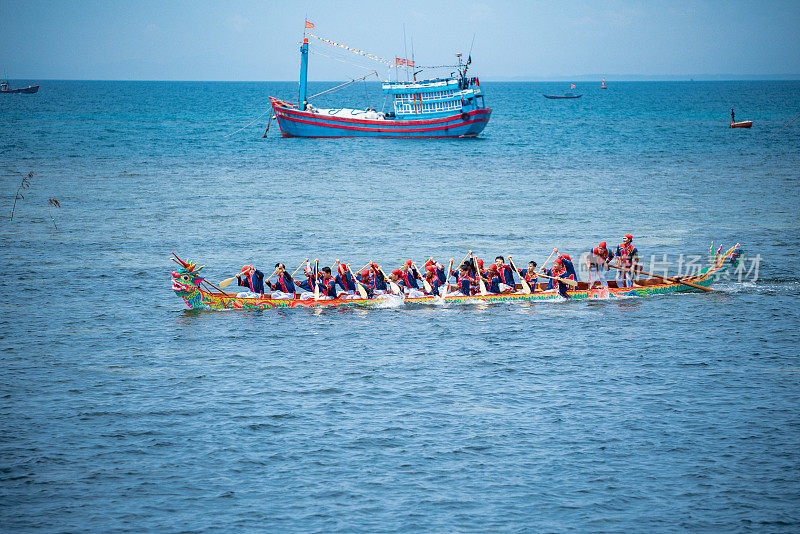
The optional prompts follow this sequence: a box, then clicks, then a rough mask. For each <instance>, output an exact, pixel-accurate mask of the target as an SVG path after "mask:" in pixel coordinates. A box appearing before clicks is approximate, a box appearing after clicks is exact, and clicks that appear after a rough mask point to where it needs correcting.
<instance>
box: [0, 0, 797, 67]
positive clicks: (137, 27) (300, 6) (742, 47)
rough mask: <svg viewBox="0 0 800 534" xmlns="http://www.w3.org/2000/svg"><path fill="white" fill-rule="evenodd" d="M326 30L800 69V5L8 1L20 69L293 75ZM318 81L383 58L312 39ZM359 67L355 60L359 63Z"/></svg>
mask: <svg viewBox="0 0 800 534" xmlns="http://www.w3.org/2000/svg"><path fill="white" fill-rule="evenodd" d="M306 14H308V18H309V20H311V21H313V22H314V23H315V24H316V30H315V32H316V33H317V34H318V35H320V36H322V37H326V38H328V39H331V40H334V41H338V42H340V43H344V44H347V45H349V46H352V47H355V48H360V49H363V50H366V51H369V52H372V53H374V54H377V55H379V56H383V57H387V58H392V57H394V56H395V55H398V56H402V55H403V25H404V24H405V29H406V36H407V38H406V41H407V46H408V50H409V52H408V55H409V56H410V55H411V52H410V49H411V41H412V39H413V44H414V52H415V58H416V60H417V62H418V63H419V64H425V65H438V64H443V63H451V62H452V61H453V53H455V52H459V51H461V52H464V53H465V55H466V53H467V52H468V50H469V47H470V42H471V41H472V38H473V35H474V36H475V45H474V49H473V52H472V56H473V65H472V66H473V72H474V73H476V74H478V75H480V76H481V77H482V78H483V79H514V78H517V79H566V78H570V77H576V76H578V75H586V74H589V75H594V74H606V75H608V76H609V77H614V76H615V75H616V76H620V75H627V76H629V77H634V78H635V77H651V76H667V77H670V76H696V77H699V76H700V75H712V76H713V75H732V76H733V77H748V76H764V75H791V76H792V77H794V78H797V77H800V76H799V75H800V37H798V36H799V35H800V1H792V0H789V1H786V0H775V1H770V2H757V1H739V0H733V1H674V2H670V1H668V0H662V1H625V2H622V1H616V0H607V1H566V2H565V1H541V2H540V1H497V2H490V1H475V2H472V1H470V0H465V1H463V2H431V1H417V0H407V1H402V2H385V3H384V2H374V1H372V2H370V1H341V2H314V1H306V2H303V1H268V0H260V1H243V2H230V3H228V2H219V1H207V0H197V1H193V2H183V1H166V2H165V1H149V0H147V1H131V2H122V1H116V0H114V1H103V2H98V1H80V0H76V1H73V2H55V1H39V0H0V32H2V33H0V34H2V35H3V46H2V47H1V48H2V50H0V70H2V71H3V72H8V73H9V76H10V77H11V78H32V79H113V80H127V79H131V80H296V79H297V76H298V70H299V67H298V44H299V42H300V40H301V39H302V31H303V19H304V17H305V16H306ZM311 46H312V50H313V51H315V52H319V53H321V54H325V55H326V56H331V57H335V58H337V59H331V57H324V56H322V55H319V54H314V55H312V57H311V66H310V72H309V78H310V79H312V80H342V79H346V78H350V77H353V76H358V75H360V74H361V73H366V72H367V69H372V68H378V69H379V71H380V73H381V74H382V76H383V75H384V74H385V72H386V69H385V67H382V66H380V64H374V63H372V62H370V61H365V60H363V59H361V58H359V56H355V55H352V54H346V55H342V54H341V52H340V51H339V49H336V48H333V47H330V46H328V45H324V44H322V43H319V42H315V41H313V40H312V42H311ZM355 64H359V65H355Z"/></svg>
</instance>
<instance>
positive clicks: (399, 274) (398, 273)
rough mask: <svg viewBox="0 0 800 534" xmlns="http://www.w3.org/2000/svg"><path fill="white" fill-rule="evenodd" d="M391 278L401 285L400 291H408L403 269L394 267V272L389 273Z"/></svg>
mask: <svg viewBox="0 0 800 534" xmlns="http://www.w3.org/2000/svg"><path fill="white" fill-rule="evenodd" d="M389 279H390V280H391V281H392V282H394V283H395V284H397V285H398V286H399V287H400V291H402V292H403V293H405V292H406V288H407V287H408V286H407V285H406V282H405V280H403V271H402V270H400V269H392V273H391V274H390V275H389Z"/></svg>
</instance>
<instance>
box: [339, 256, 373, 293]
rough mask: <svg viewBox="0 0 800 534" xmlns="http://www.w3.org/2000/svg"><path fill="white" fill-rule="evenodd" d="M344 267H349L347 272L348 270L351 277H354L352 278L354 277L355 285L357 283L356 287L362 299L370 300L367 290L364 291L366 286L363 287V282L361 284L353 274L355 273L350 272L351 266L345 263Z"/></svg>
mask: <svg viewBox="0 0 800 534" xmlns="http://www.w3.org/2000/svg"><path fill="white" fill-rule="evenodd" d="M343 265H344V266H345V267H347V270H348V272H349V273H350V276H352V277H353V282H355V283H356V287H357V288H358V294H359V295H361V298H362V299H367V298H369V296H368V295H367V290H366V289H364V286H363V285H361V282H359V281H358V279H356V275H354V274H353V271H351V270H350V265H348V264H347V263H344V264H343Z"/></svg>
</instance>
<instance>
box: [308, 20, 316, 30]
mask: <svg viewBox="0 0 800 534" xmlns="http://www.w3.org/2000/svg"><path fill="white" fill-rule="evenodd" d="M306 28H309V29H311V30H313V29H314V23H313V22H308V21H306Z"/></svg>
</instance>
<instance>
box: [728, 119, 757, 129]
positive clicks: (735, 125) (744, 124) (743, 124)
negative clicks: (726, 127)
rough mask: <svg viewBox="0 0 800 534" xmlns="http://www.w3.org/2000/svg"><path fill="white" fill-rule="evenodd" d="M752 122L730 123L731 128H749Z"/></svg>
mask: <svg viewBox="0 0 800 534" xmlns="http://www.w3.org/2000/svg"><path fill="white" fill-rule="evenodd" d="M752 126H753V121H741V122H732V123H731V128H751V127H752Z"/></svg>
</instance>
